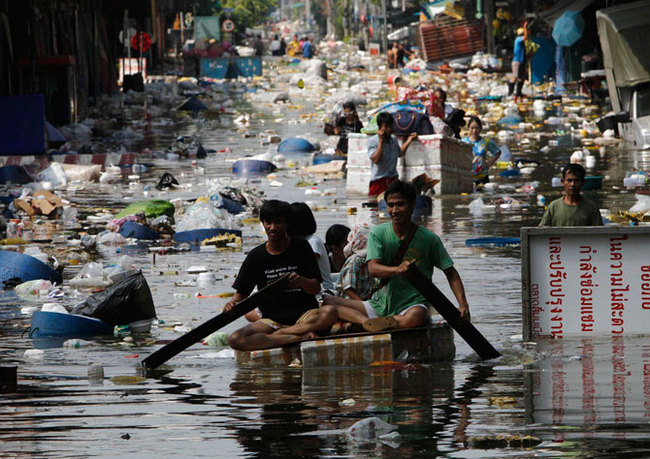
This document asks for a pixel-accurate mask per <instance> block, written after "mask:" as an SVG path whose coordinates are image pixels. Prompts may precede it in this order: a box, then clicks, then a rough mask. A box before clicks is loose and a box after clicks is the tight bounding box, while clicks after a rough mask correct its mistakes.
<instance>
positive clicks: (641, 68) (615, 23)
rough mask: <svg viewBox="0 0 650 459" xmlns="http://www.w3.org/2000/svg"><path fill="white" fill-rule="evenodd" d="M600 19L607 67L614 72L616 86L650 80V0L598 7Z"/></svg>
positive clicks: (604, 58) (604, 59)
mask: <svg viewBox="0 0 650 459" xmlns="http://www.w3.org/2000/svg"><path fill="white" fill-rule="evenodd" d="M596 21H597V23H598V35H600V43H601V45H602V48H603V62H604V64H605V70H608V71H612V72H613V76H614V80H615V82H616V86H623V87H625V86H635V85H637V84H639V83H644V82H648V81H650V47H649V46H648V31H650V0H642V1H638V2H634V3H626V4H623V5H619V6H614V7H612V8H605V9H602V10H598V11H596Z"/></svg>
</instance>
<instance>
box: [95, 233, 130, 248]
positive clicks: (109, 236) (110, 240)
mask: <svg viewBox="0 0 650 459" xmlns="http://www.w3.org/2000/svg"><path fill="white" fill-rule="evenodd" d="M97 244H106V245H124V244H126V239H125V238H124V236H122V235H121V234H120V233H112V232H110V231H106V232H105V233H100V234H99V237H98V238H97Z"/></svg>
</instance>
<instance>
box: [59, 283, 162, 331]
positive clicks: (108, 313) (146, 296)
mask: <svg viewBox="0 0 650 459" xmlns="http://www.w3.org/2000/svg"><path fill="white" fill-rule="evenodd" d="M72 314H81V315H84V316H88V317H94V318H96V319H100V320H102V321H104V322H106V323H108V324H111V325H126V324H129V323H131V322H136V321H138V320H145V319H151V318H153V317H156V308H155V307H154V304H153V298H152V297H151V290H149V285H148V284H147V280H146V279H145V278H144V276H143V275H142V271H138V272H136V273H134V274H131V275H130V276H128V277H127V278H126V279H124V280H123V281H122V282H119V283H117V284H114V285H112V286H110V287H109V288H107V289H106V290H103V291H101V292H99V293H95V294H93V295H90V296H89V297H88V298H86V299H85V300H84V301H82V302H81V303H79V304H77V305H76V306H75V307H74V308H73V309H72Z"/></svg>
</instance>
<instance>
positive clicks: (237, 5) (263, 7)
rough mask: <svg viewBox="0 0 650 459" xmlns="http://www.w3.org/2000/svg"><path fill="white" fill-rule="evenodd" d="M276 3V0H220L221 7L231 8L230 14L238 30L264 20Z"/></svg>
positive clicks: (253, 25)
mask: <svg viewBox="0 0 650 459" xmlns="http://www.w3.org/2000/svg"><path fill="white" fill-rule="evenodd" d="M277 5H278V0H222V1H221V6H222V8H233V9H234V11H233V13H232V14H231V17H232V19H233V21H235V24H236V25H237V28H238V29H239V30H243V29H244V28H246V27H255V26H256V25H258V24H260V23H262V22H264V21H265V20H266V19H267V17H268V16H269V13H270V12H271V11H273V9H275V8H276V7H277Z"/></svg>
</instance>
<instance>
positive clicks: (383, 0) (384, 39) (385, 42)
mask: <svg viewBox="0 0 650 459" xmlns="http://www.w3.org/2000/svg"><path fill="white" fill-rule="evenodd" d="M386 1H387V0H381V16H382V17H383V18H384V30H383V33H382V37H381V43H382V45H383V47H384V52H388V21H387V19H386Z"/></svg>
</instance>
